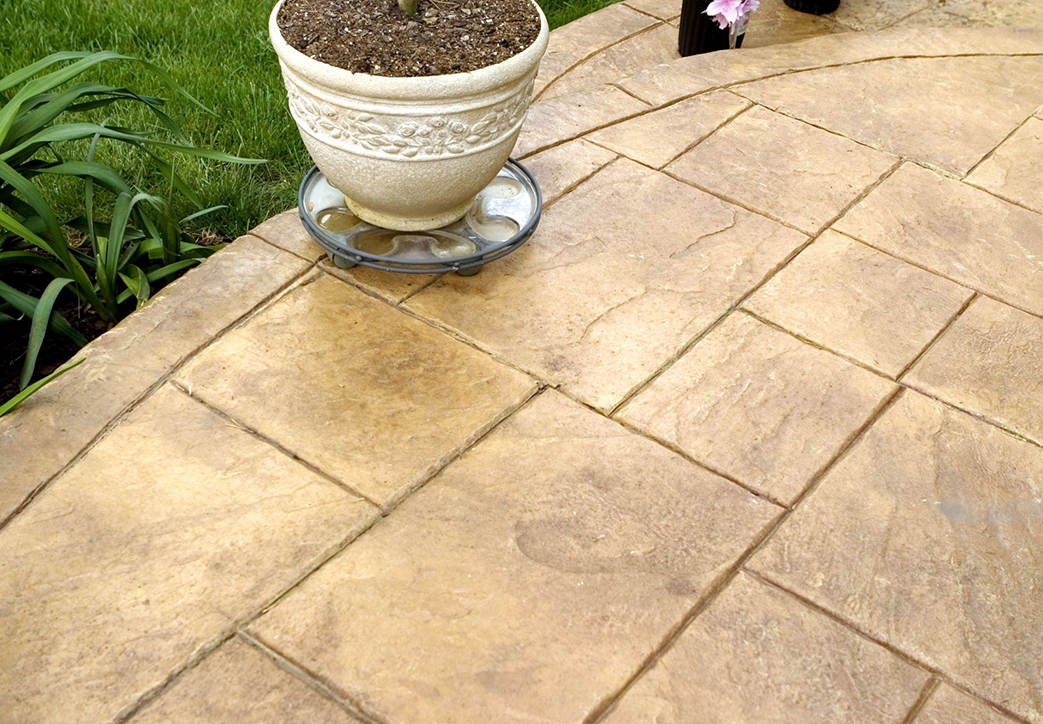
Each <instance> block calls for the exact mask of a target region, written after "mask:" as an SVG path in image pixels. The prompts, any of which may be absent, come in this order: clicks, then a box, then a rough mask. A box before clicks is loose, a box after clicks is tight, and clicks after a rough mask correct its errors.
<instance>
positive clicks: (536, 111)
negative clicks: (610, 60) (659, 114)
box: [514, 86, 649, 158]
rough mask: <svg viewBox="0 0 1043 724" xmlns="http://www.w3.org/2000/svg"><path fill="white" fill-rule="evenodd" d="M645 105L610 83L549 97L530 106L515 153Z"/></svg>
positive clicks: (540, 147) (558, 140) (527, 151)
mask: <svg viewBox="0 0 1043 724" xmlns="http://www.w3.org/2000/svg"><path fill="white" fill-rule="evenodd" d="M648 108H649V106H648V104H647V103H644V102H642V101H640V100H638V99H637V98H634V97H633V96H630V95H627V94H626V93H624V92H623V91H621V90H620V89H618V88H615V87H613V86H603V87H601V88H595V89H593V90H588V91H584V92H582V93H570V94H568V95H564V96H559V97H557V98H548V99H547V100H545V101H540V102H539V103H535V104H533V105H532V106H531V107H530V108H529V115H528V120H527V121H526V122H525V125H524V126H522V131H521V134H520V135H519V136H518V143H517V145H516V146H515V147H514V155H515V156H516V157H519V158H524V157H525V156H527V155H529V154H531V153H534V152H535V151H541V150H543V149H545V148H547V147H549V146H553V145H555V144H557V143H561V142H562V141H567V140H569V139H572V138H575V137H576V136H579V135H581V134H584V133H586V132H587V131H591V130H594V129H595V128H600V127H601V126H607V125H608V124H610V123H614V122H615V121H618V120H621V119H623V118H627V117H629V116H633V115H636V114H638V113H641V112H642V111H647V110H648Z"/></svg>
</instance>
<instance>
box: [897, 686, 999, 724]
mask: <svg viewBox="0 0 1043 724" xmlns="http://www.w3.org/2000/svg"><path fill="white" fill-rule="evenodd" d="M913 721H914V722H916V724H1011V722H1013V721H1015V720H1014V719H1012V718H1010V717H1008V716H1006V715H1004V714H1002V713H1000V712H999V711H997V710H996V709H994V708H992V707H991V706H989V705H988V704H985V703H983V702H981V701H979V700H978V699H975V698H974V697H972V696H969V695H968V694H964V693H963V692H961V691H957V690H956V689H954V688H953V687H951V686H949V685H948V684H941V685H940V686H939V687H938V688H937V689H935V691H934V693H933V694H931V698H930V699H928V700H927V703H926V704H925V705H924V708H923V709H921V710H920V713H919V714H918V715H917V717H916V719H914V720H913Z"/></svg>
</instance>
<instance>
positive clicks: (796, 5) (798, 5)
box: [785, 0, 840, 15]
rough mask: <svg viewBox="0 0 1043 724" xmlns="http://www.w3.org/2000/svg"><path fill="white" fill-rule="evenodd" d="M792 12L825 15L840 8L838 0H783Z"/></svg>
mask: <svg viewBox="0 0 1043 724" xmlns="http://www.w3.org/2000/svg"><path fill="white" fill-rule="evenodd" d="M785 1H786V4H787V5H789V6H790V7H791V8H793V9H794V10H799V11H800V12H802V13H811V14H812V15H825V14H826V13H831V12H833V11H834V10H836V9H837V8H838V7H840V0H785Z"/></svg>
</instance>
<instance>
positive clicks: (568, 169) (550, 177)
mask: <svg viewBox="0 0 1043 724" xmlns="http://www.w3.org/2000/svg"><path fill="white" fill-rule="evenodd" d="M615 157H616V154H614V153H613V152H612V151H607V150H605V149H604V148H601V147H600V146H597V145H595V144H593V143H589V142H587V141H583V140H578V141H569V142H568V143H563V144H561V145H560V146H555V147H554V148H550V149H547V150H546V151H542V152H540V153H537V154H536V155H534V156H529V157H528V158H527V159H525V167H526V168H527V169H529V171H531V172H532V175H533V176H535V177H536V181H537V182H538V183H539V184H540V191H541V192H542V193H543V203H544V204H550V203H553V202H554V201H557V200H558V198H560V197H561V196H562V195H563V194H564V193H565V192H567V191H571V190H572V189H573V188H574V187H575V186H576V185H577V184H579V182H580V181H583V180H584V179H586V178H587V177H589V176H592V175H593V174H594V172H596V171H597V170H598V169H600V168H601V167H602V166H605V165H606V164H607V163H608V162H609V161H612V160H613V159H614V158H615Z"/></svg>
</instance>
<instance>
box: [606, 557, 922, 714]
mask: <svg viewBox="0 0 1043 724" xmlns="http://www.w3.org/2000/svg"><path fill="white" fill-rule="evenodd" d="M926 681H927V673H926V672H925V671H923V670H921V669H917V668H915V667H913V666H911V665H910V664H908V663H906V662H905V661H903V660H902V659H901V658H899V657H898V656H896V655H895V654H893V653H891V652H890V651H887V650H886V649H884V648H883V647H881V646H878V645H877V644H875V643H873V642H871V641H868V640H866V639H864V638H862V637H861V636H859V635H858V634H857V633H855V632H854V631H851V630H850V629H848V628H845V627H844V626H842V625H840V624H839V623H837V622H835V621H832V620H831V619H829V618H828V617H826V616H824V615H822V614H821V613H819V612H817V611H814V610H812V609H811V608H808V607H807V606H805V605H804V604H803V603H801V602H799V601H797V600H796V599H795V598H793V597H792V596H790V595H788V594H786V593H783V592H781V591H778V590H776V589H774V588H772V587H771V586H768V585H766V584H765V583H762V582H760V581H757V580H755V579H754V578H753V577H752V576H749V575H747V574H739V576H738V578H736V579H735V581H734V582H733V583H732V584H731V585H730V586H729V587H728V588H727V589H726V590H725V591H724V593H722V594H721V596H720V597H719V598H717V599H716V600H715V601H714V602H713V603H712V604H711V605H710V608H709V609H708V610H707V611H706V612H705V613H703V614H702V615H700V616H699V618H698V619H697V620H696V621H695V622H694V623H693V624H692V625H691V627H689V628H688V629H687V630H686V631H685V632H684V633H683V634H681V638H680V639H679V640H678V641H677V643H676V644H674V646H673V647H672V648H671V649H670V650H669V651H668V652H667V653H666V654H665V655H664V656H663V658H662V659H660V660H659V661H658V662H657V663H656V665H655V666H654V667H653V668H652V669H651V670H650V671H649V672H648V674H647V675H645V676H644V677H643V678H642V679H641V680H640V681H638V683H637V684H636V685H635V686H634V688H633V689H631V690H630V691H628V692H627V693H626V694H625V695H624V696H623V699H622V700H621V701H620V703H619V704H618V705H617V707H616V709H615V710H613V711H612V712H611V713H610V714H609V716H608V717H607V719H606V721H607V722H609V723H610V724H616V723H618V722H649V721H654V722H656V724H673V723H676V724H682V723H683V722H691V721H695V720H698V721H700V722H705V723H706V724H736V722H760V723H762V724H769V723H770V724H788V723H790V722H802V723H803V724H816V723H818V724H836V722H870V721H902V720H903V718H904V717H905V714H906V712H907V711H909V709H910V707H911V706H912V705H913V702H915V701H916V697H917V695H918V694H919V693H920V689H921V688H923V685H924V684H925V683H926Z"/></svg>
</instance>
